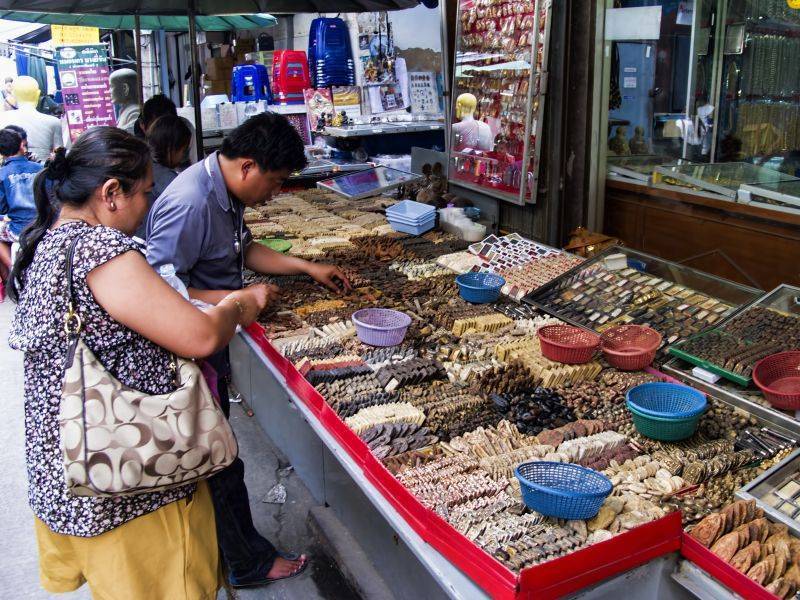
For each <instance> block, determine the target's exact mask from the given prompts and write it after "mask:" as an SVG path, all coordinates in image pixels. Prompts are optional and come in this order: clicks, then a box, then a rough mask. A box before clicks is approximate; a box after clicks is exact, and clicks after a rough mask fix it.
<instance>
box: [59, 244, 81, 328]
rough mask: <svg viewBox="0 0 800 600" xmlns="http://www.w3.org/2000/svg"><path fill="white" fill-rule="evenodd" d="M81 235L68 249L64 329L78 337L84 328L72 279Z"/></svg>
mask: <svg viewBox="0 0 800 600" xmlns="http://www.w3.org/2000/svg"><path fill="white" fill-rule="evenodd" d="M80 239H81V236H80V235H78V236H75V239H74V240H72V242H70V245H69V248H68V249H67V313H66V314H65V315H64V331H65V332H66V334H67V336H69V337H70V338H74V337H78V336H79V335H80V333H81V331H82V330H83V321H82V320H81V316H80V315H79V314H78V313H77V312H76V310H75V309H76V307H77V305H78V303H77V302H76V300H75V284H74V282H73V280H72V272H73V270H74V268H73V267H74V262H75V246H77V245H78V241H79V240H80Z"/></svg>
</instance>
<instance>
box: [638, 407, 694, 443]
mask: <svg viewBox="0 0 800 600" xmlns="http://www.w3.org/2000/svg"><path fill="white" fill-rule="evenodd" d="M628 410H630V411H631V417H632V418H633V424H634V425H635V426H636V431H638V432H639V433H641V434H642V435H643V436H644V437H646V438H650V439H652V440H660V441H662V442H677V441H679V440H685V439H686V438H688V437H692V435H694V432H695V431H697V425H698V423H700V418H701V417H702V416H703V415H702V414H699V415H696V416H694V417H689V418H686V419H662V418H660V417H651V416H649V415H644V414H642V413H640V412H637V411H636V410H635V409H633V408H631V407H630V406H629V407H628Z"/></svg>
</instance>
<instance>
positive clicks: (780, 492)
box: [736, 439, 800, 535]
mask: <svg viewBox="0 0 800 600" xmlns="http://www.w3.org/2000/svg"><path fill="white" fill-rule="evenodd" d="M792 441H795V443H796V440H795V439H792ZM736 497H737V498H740V499H742V500H752V499H755V501H756V504H757V505H758V506H759V507H761V508H762V509H763V510H764V512H766V513H767V515H768V516H769V517H770V518H771V519H773V520H775V521H777V522H779V523H783V524H785V525H786V526H787V527H788V528H789V529H790V530H791V531H792V533H794V534H795V535H800V450H797V451H795V452H793V453H792V454H790V455H789V456H788V457H787V458H786V459H785V460H783V461H782V462H780V463H778V464H777V465H775V466H774V467H772V468H771V469H769V470H768V471H766V472H765V473H764V474H763V475H761V476H760V477H757V478H756V479H754V480H753V481H752V482H750V483H749V484H747V485H745V486H744V487H743V488H742V489H741V490H739V491H738V492H736Z"/></svg>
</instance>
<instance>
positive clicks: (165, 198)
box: [147, 152, 253, 290]
mask: <svg viewBox="0 0 800 600" xmlns="http://www.w3.org/2000/svg"><path fill="white" fill-rule="evenodd" d="M243 215H244V206H243V205H242V204H241V203H240V202H239V201H238V200H236V199H235V198H231V197H230V195H229V194H228V190H227V188H226V187H225V181H224V179H223V178H222V171H221V170H220V167H219V160H218V158H217V153H216V152H215V153H214V154H212V155H211V156H209V157H208V158H206V159H205V160H204V161H201V162H199V163H196V164H194V165H192V166H191V167H189V168H188V169H186V170H185V171H183V172H182V173H181V174H180V175H178V176H177V177H176V178H175V179H174V180H173V182H172V183H170V184H169V186H167V189H166V190H164V193H162V194H161V196H159V197H158V199H157V200H156V201H155V202H154V203H153V207H152V208H151V209H150V216H149V217H148V219H147V260H148V262H149V263H150V264H151V265H153V267H154V268H156V269H158V268H159V267H160V266H161V265H166V264H172V265H174V266H175V271H176V272H177V274H178V277H180V278H181V280H182V281H183V282H184V283H185V284H186V286H187V287H193V288H196V289H200V290H238V289H240V288H241V287H242V270H243V268H244V252H245V250H246V249H247V246H248V245H249V244H250V242H252V239H253V238H252V235H251V234H250V230H249V229H248V228H247V226H246V225H245V224H244V217H243Z"/></svg>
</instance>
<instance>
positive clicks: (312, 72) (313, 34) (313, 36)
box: [307, 17, 323, 88]
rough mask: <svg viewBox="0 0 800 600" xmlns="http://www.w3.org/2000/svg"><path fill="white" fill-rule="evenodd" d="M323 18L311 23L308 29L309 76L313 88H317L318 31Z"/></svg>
mask: <svg viewBox="0 0 800 600" xmlns="http://www.w3.org/2000/svg"><path fill="white" fill-rule="evenodd" d="M322 21H323V18H322V17H317V18H316V19H314V20H313V21H311V26H310V27H309V28H308V53H307V54H308V75H309V77H310V78H311V86H312V87H315V88H316V87H317V30H319V27H320V25H321V24H322Z"/></svg>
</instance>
